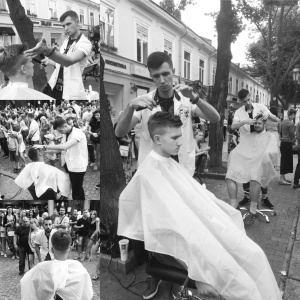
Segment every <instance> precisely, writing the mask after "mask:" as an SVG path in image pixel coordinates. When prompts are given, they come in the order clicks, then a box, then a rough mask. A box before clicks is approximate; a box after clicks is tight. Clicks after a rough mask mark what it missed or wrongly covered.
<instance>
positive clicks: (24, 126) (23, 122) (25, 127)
mask: <svg viewBox="0 0 300 300" xmlns="http://www.w3.org/2000/svg"><path fill="white" fill-rule="evenodd" d="M19 122H20V127H21V134H22V136H23V141H24V143H25V141H26V138H27V136H28V133H29V122H28V120H27V118H26V115H25V114H21V115H20V118H19ZM25 145H26V144H25ZM26 146H27V145H26ZM27 147H29V146H27ZM25 155H26V154H25ZM25 157H26V156H25Z"/></svg>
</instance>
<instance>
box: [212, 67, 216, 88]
mask: <svg viewBox="0 0 300 300" xmlns="http://www.w3.org/2000/svg"><path fill="white" fill-rule="evenodd" d="M212 76H213V78H212V84H213V85H215V82H216V67H213V71H212Z"/></svg>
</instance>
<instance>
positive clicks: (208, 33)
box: [153, 0, 254, 64]
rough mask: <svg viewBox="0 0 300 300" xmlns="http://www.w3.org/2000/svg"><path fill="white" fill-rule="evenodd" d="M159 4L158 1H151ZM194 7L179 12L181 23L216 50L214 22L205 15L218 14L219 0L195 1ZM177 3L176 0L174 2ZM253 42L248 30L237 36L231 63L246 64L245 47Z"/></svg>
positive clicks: (232, 50) (232, 46) (233, 45)
mask: <svg viewBox="0 0 300 300" xmlns="http://www.w3.org/2000/svg"><path fill="white" fill-rule="evenodd" d="M153 1H154V2H155V3H157V4H159V2H160V0H153ZM195 2H197V4H196V5H190V6H187V7H186V9H185V11H183V12H181V19H182V21H183V22H184V23H185V24H186V25H187V26H188V27H190V28H191V29H192V30H193V31H195V32H196V33H197V34H198V35H200V36H203V37H206V38H208V39H211V40H212V45H213V46H214V47H215V48H217V45H218V44H217V32H216V30H215V21H214V20H213V18H212V17H210V16H206V15H205V13H210V12H218V11H219V10H220V0H196V1H195ZM175 3H177V0H175ZM252 41H254V40H251V39H249V32H248V30H244V31H243V32H242V33H240V34H239V36H238V38H237V41H236V42H235V43H233V44H231V52H232V56H233V58H232V62H234V63H241V64H247V63H248V61H247V58H246V55H245V52H246V46H247V44H248V43H249V42H252Z"/></svg>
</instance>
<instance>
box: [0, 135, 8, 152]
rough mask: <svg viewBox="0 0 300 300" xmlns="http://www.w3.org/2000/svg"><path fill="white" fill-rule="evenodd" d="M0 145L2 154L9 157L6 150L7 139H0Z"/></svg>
mask: <svg viewBox="0 0 300 300" xmlns="http://www.w3.org/2000/svg"><path fill="white" fill-rule="evenodd" d="M0 145H1V148H2V150H3V152H4V154H5V155H6V156H9V150H8V145H7V139H6V138H5V137H4V138H1V139H0Z"/></svg>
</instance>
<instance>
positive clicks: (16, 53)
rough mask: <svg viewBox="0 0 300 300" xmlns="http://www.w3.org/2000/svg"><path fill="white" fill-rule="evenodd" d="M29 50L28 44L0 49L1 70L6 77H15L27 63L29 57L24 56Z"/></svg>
mask: <svg viewBox="0 0 300 300" xmlns="http://www.w3.org/2000/svg"><path fill="white" fill-rule="evenodd" d="M27 48H28V47H27V44H13V45H9V46H5V47H2V48H0V70H1V71H2V72H3V73H4V74H5V75H6V76H8V77H11V76H15V75H16V74H17V73H18V70H19V68H20V67H21V66H22V65H24V64H26V63H27V61H28V57H26V56H25V55H24V51H25V50H27Z"/></svg>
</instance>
